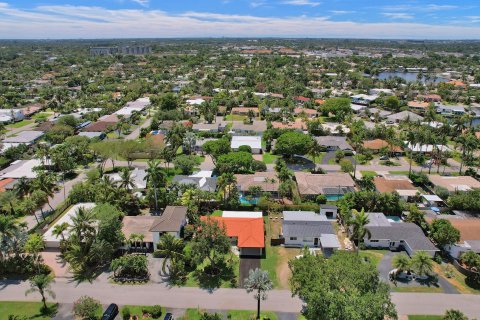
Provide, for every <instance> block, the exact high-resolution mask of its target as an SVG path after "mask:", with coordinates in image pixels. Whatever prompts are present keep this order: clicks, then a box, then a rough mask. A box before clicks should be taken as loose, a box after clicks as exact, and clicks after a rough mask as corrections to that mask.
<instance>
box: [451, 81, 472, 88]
mask: <svg viewBox="0 0 480 320" xmlns="http://www.w3.org/2000/svg"><path fill="white" fill-rule="evenodd" d="M447 83H448V84H451V85H453V86H454V87H455V88H466V87H467V85H466V84H465V83H463V82H462V81H460V80H450V81H448V82H447Z"/></svg>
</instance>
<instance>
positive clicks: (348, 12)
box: [330, 10, 355, 14]
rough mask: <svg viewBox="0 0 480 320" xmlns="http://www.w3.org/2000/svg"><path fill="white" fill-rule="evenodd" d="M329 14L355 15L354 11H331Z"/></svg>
mask: <svg viewBox="0 0 480 320" xmlns="http://www.w3.org/2000/svg"><path fill="white" fill-rule="evenodd" d="M330 13H333V14H351V13H355V11H349V10H331V11H330Z"/></svg>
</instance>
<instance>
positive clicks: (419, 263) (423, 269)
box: [412, 251, 433, 276]
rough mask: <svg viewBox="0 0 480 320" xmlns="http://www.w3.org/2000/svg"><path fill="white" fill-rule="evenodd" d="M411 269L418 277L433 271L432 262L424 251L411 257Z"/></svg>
mask: <svg viewBox="0 0 480 320" xmlns="http://www.w3.org/2000/svg"><path fill="white" fill-rule="evenodd" d="M412 267H413V269H414V270H415V272H416V273H417V274H418V275H420V276H426V275H429V274H430V273H432V271H433V260H432V258H431V257H430V256H429V255H428V253H427V252H426V251H417V252H415V254H414V255H413V257H412Z"/></svg>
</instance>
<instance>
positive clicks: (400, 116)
mask: <svg viewBox="0 0 480 320" xmlns="http://www.w3.org/2000/svg"><path fill="white" fill-rule="evenodd" d="M407 120H408V121H411V122H415V121H423V117H422V116H419V115H418V114H416V113H413V112H410V111H401V112H399V113H394V114H391V115H389V116H388V117H387V122H392V123H400V122H402V121H407Z"/></svg>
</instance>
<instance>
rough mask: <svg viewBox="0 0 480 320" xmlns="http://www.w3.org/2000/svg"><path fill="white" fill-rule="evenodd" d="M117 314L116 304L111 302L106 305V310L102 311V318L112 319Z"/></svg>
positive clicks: (104, 319) (103, 319) (105, 319)
mask: <svg viewBox="0 0 480 320" xmlns="http://www.w3.org/2000/svg"><path fill="white" fill-rule="evenodd" d="M117 315H118V306H117V305H116V304H115V303H112V304H110V305H109V306H108V308H107V310H105V312H104V313H103V316H102V320H113V319H115V317H116V316H117Z"/></svg>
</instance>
